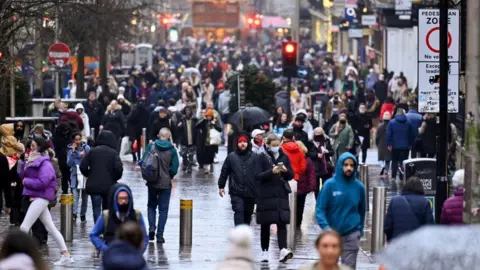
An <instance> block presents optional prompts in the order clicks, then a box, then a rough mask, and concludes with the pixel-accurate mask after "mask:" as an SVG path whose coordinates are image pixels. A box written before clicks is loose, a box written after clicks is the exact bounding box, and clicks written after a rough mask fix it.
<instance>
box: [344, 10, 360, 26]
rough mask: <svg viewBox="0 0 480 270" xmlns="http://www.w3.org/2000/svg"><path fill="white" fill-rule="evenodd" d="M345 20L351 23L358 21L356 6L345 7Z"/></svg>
mask: <svg viewBox="0 0 480 270" xmlns="http://www.w3.org/2000/svg"><path fill="white" fill-rule="evenodd" d="M345 20H346V21H348V22H349V23H358V20H357V12H356V11H355V9H354V8H345Z"/></svg>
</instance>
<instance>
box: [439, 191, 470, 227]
mask: <svg viewBox="0 0 480 270" xmlns="http://www.w3.org/2000/svg"><path fill="white" fill-rule="evenodd" d="M454 195H455V196H454V197H452V198H449V199H448V200H446V201H445V203H444V204H443V209H442V216H441V218H440V223H441V224H449V225H460V224H464V223H463V189H457V190H455V193H454Z"/></svg>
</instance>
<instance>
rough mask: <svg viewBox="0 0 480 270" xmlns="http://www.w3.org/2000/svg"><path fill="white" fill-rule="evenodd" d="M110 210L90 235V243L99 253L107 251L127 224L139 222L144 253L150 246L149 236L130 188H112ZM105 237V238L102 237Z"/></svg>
mask: <svg viewBox="0 0 480 270" xmlns="http://www.w3.org/2000/svg"><path fill="white" fill-rule="evenodd" d="M108 200H109V201H110V202H109V203H108V205H109V206H108V209H104V211H103V212H102V215H100V217H99V218H98V220H97V221H96V222H95V226H94V227H93V229H92V232H91V233H90V241H92V243H93V245H94V246H95V247H96V248H97V250H98V251H100V252H104V251H105V250H107V248H108V245H109V243H110V242H112V241H113V240H115V233H116V232H117V229H118V228H120V225H122V224H123V223H125V222H128V221H134V222H137V223H138V224H139V225H140V227H141V228H142V231H143V238H144V242H143V247H142V251H145V249H146V248H147V246H148V235H147V230H146V229H145V221H144V219H143V216H142V213H141V212H140V211H138V210H136V209H135V208H134V205H133V195H132V191H131V189H130V187H128V186H127V185H125V184H115V185H114V186H112V187H111V188H110V191H109V196H108ZM101 235H103V238H102V237H101Z"/></svg>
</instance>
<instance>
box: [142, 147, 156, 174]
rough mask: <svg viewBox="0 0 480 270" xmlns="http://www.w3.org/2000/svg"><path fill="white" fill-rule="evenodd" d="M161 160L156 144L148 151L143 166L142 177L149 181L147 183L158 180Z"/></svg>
mask: <svg viewBox="0 0 480 270" xmlns="http://www.w3.org/2000/svg"><path fill="white" fill-rule="evenodd" d="M159 162H160V161H159V157H158V151H157V149H155V146H152V149H151V150H150V151H149V152H148V154H147V156H146V158H145V160H144V161H143V163H142V166H141V171H142V178H143V179H144V180H145V181H147V183H156V182H157V180H158V175H159Z"/></svg>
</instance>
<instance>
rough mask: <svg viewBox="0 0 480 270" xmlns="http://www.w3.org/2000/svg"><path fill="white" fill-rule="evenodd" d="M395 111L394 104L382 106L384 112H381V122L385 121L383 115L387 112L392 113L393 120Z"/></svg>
mask: <svg viewBox="0 0 480 270" xmlns="http://www.w3.org/2000/svg"><path fill="white" fill-rule="evenodd" d="M394 110H395V104H392V103H384V104H383V105H382V110H381V111H380V118H379V119H380V121H381V120H383V114H384V113H385V112H389V113H390V117H391V118H393V111H394Z"/></svg>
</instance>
